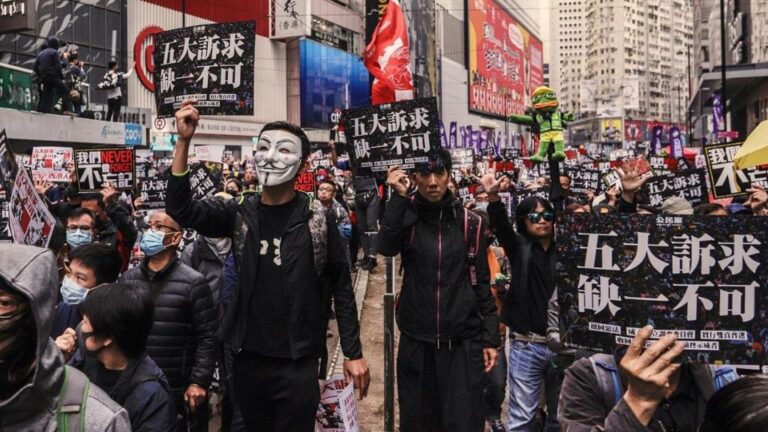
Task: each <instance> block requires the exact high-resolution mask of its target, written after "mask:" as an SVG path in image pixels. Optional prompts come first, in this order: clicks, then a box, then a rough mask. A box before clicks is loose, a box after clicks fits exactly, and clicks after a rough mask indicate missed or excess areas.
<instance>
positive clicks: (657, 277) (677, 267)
mask: <svg viewBox="0 0 768 432" xmlns="http://www.w3.org/2000/svg"><path fill="white" fill-rule="evenodd" d="M556 228H557V233H556V235H557V253H558V257H560V260H559V262H558V265H557V271H556V284H557V287H558V300H559V304H560V320H561V322H560V329H561V340H562V341H563V342H564V344H565V345H566V346H568V347H570V348H581V349H589V350H594V351H601V352H606V353H609V354H613V353H614V352H615V350H616V348H618V347H619V346H626V345H629V344H630V342H631V341H632V338H633V337H634V336H635V335H636V334H637V332H638V331H639V329H640V328H641V327H642V326H644V325H646V324H653V326H654V332H653V335H652V336H651V340H649V341H648V343H649V344H650V343H653V342H654V341H655V340H656V339H659V338H661V337H662V336H664V335H665V334H670V333H673V334H676V335H677V338H678V340H680V341H682V342H684V343H685V351H684V353H683V354H682V355H681V356H682V357H683V358H682V362H683V363H686V362H688V361H691V362H699V363H726V364H734V365H735V364H764V363H765V353H764V352H763V351H759V352H756V353H755V354H754V355H744V354H743V353H744V350H745V347H747V346H751V343H752V340H753V339H752V338H753V335H757V334H762V333H764V332H765V329H764V328H763V327H764V325H765V324H764V322H763V321H762V318H761V317H764V316H765V315H766V314H768V302H767V301H766V297H765V295H763V294H764V292H765V289H766V288H767V287H766V284H765V280H766V278H768V271H766V270H767V269H768V265H766V264H765V263H766V260H767V259H768V219H765V218H759V217H757V218H756V217H743V216H741V217H740V216H729V217H710V216H662V215H659V216H655V215H624V216H621V215H601V216H600V217H595V216H592V215H589V214H574V215H569V216H568V217H566V218H565V219H563V220H562V221H561V223H558V224H557V227H556ZM755 356H757V358H755Z"/></svg>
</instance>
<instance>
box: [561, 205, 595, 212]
mask: <svg viewBox="0 0 768 432" xmlns="http://www.w3.org/2000/svg"><path fill="white" fill-rule="evenodd" d="M574 213H589V208H588V207H587V206H584V205H582V204H577V203H573V204H568V205H567V206H565V214H574Z"/></svg>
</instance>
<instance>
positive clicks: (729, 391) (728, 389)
mask: <svg viewBox="0 0 768 432" xmlns="http://www.w3.org/2000/svg"><path fill="white" fill-rule="evenodd" d="M767 430H768V377H767V376H765V375H749V376H745V377H743V378H740V379H737V380H736V381H734V382H732V383H730V384H728V385H726V386H725V387H723V388H721V389H720V390H718V391H717V392H716V393H715V394H714V395H712V397H711V398H709V400H708V401H707V409H706V411H705V412H704V420H703V422H702V423H701V426H699V430H698V432H765V431H767Z"/></svg>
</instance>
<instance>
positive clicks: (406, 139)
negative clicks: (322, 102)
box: [341, 98, 440, 180]
mask: <svg viewBox="0 0 768 432" xmlns="http://www.w3.org/2000/svg"><path fill="white" fill-rule="evenodd" d="M341 123H342V124H343V125H344V130H345V132H346V135H347V142H348V143H350V145H349V150H350V151H349V155H350V159H351V162H352V168H353V170H354V171H355V175H356V176H360V177H375V178H378V179H381V180H385V179H386V178H387V170H388V169H389V167H390V166H392V165H399V166H400V168H402V169H404V170H406V171H412V170H413V169H414V168H416V166H417V165H423V164H428V163H429V159H430V155H432V154H434V152H435V151H436V150H437V149H438V148H440V132H439V119H438V111H437V100H436V99H435V98H424V99H413V100H408V101H402V102H394V103H391V104H384V105H376V106H369V107H362V108H353V109H349V110H344V111H343V112H342V117H341Z"/></svg>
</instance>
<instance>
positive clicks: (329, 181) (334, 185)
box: [317, 179, 338, 192]
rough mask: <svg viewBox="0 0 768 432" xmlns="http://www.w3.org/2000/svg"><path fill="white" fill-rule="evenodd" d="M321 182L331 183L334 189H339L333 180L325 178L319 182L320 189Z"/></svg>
mask: <svg viewBox="0 0 768 432" xmlns="http://www.w3.org/2000/svg"><path fill="white" fill-rule="evenodd" d="M321 184H329V185H331V186H333V191H334V192H336V191H337V190H338V189H337V188H336V183H334V182H333V181H332V180H328V179H323V180H321V181H320V182H319V183H318V184H317V188H318V189H320V185H321Z"/></svg>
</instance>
